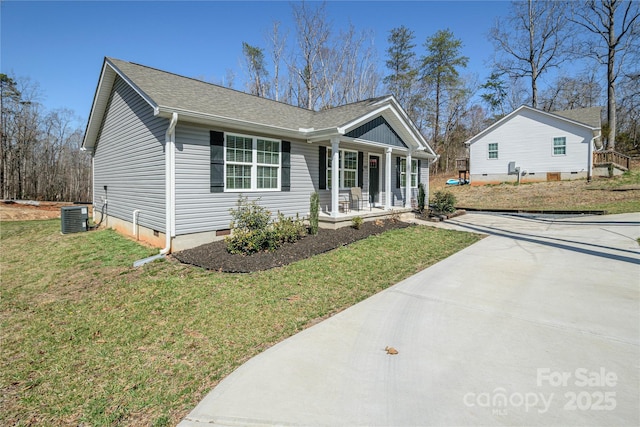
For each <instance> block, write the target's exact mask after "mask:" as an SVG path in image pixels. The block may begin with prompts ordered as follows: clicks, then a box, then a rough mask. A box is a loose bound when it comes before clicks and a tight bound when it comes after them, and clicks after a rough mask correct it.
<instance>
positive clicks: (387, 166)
mask: <svg viewBox="0 0 640 427" xmlns="http://www.w3.org/2000/svg"><path fill="white" fill-rule="evenodd" d="M391 151H393V149H392V148H391V147H387V151H386V152H385V154H386V156H385V158H384V208H385V209H386V210H388V211H389V210H391V197H393V193H392V192H391Z"/></svg>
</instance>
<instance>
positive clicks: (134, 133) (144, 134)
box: [93, 77, 169, 232]
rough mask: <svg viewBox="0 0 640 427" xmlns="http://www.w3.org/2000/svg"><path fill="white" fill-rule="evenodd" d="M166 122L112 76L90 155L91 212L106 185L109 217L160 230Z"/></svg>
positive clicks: (98, 205)
mask: <svg viewBox="0 0 640 427" xmlns="http://www.w3.org/2000/svg"><path fill="white" fill-rule="evenodd" d="M168 125H169V120H167V119H163V118H160V117H156V116H154V115H153V109H152V107H151V106H150V105H149V104H148V103H147V102H146V101H144V100H143V99H142V97H141V96H140V95H138V94H137V93H136V92H135V91H134V90H133V89H132V88H131V86H129V85H128V84H127V83H126V82H125V81H124V80H122V79H121V78H120V77H117V78H116V81H115V82H114V86H113V90H112V92H111V95H110V99H109V102H108V104H107V109H106V113H105V116H104V121H103V123H102V125H101V128H100V131H99V133H98V137H97V139H96V146H95V151H94V154H93V167H94V182H93V206H94V211H100V210H101V209H102V205H103V198H104V197H105V190H104V186H107V191H106V197H107V200H108V203H107V212H106V214H107V215H109V216H113V217H117V218H120V219H122V220H125V221H129V222H131V221H132V216H133V211H134V210H136V209H138V210H139V211H140V212H139V214H138V223H139V224H140V225H141V226H143V227H147V228H149V229H152V230H157V231H160V232H164V230H165V160H164V137H165V136H164V135H165V132H166V130H167V127H168Z"/></svg>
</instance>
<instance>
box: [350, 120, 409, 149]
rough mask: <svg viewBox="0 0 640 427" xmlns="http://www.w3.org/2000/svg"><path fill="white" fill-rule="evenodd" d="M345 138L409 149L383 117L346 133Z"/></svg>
mask: <svg viewBox="0 0 640 427" xmlns="http://www.w3.org/2000/svg"><path fill="white" fill-rule="evenodd" d="M345 136H348V137H350V138H358V139H364V140H368V141H374V142H379V143H382V144H386V145H390V146H392V147H403V148H407V144H405V143H404V141H403V140H402V138H400V136H399V135H398V134H397V133H396V131H394V130H393V128H392V127H391V125H389V123H388V122H387V121H386V120H385V119H384V117H382V116H379V117H376V118H375V119H373V120H371V121H369V122H367V123H365V124H363V125H362V126H358V127H357V128H355V129H354V130H352V131H350V132H348V133H346V134H345Z"/></svg>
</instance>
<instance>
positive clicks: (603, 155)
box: [593, 150, 631, 170]
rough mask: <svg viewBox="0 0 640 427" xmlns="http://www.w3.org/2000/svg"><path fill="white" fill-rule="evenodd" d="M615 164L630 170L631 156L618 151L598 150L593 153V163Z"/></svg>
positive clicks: (596, 164)
mask: <svg viewBox="0 0 640 427" xmlns="http://www.w3.org/2000/svg"><path fill="white" fill-rule="evenodd" d="M610 163H612V164H614V165H618V166H621V167H623V168H624V169H626V170H629V167H630V166H631V157H629V156H625V155H624V154H622V153H618V152H617V151H612V150H609V151H596V152H594V153H593V165H594V166H598V165H608V164H610Z"/></svg>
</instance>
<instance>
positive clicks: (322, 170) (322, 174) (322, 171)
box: [318, 146, 327, 190]
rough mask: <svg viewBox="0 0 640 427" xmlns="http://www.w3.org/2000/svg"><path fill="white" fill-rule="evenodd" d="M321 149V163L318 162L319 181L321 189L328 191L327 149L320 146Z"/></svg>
mask: <svg viewBox="0 0 640 427" xmlns="http://www.w3.org/2000/svg"><path fill="white" fill-rule="evenodd" d="M318 148H319V154H318V155H319V156H320V159H319V160H320V161H319V162H318V163H319V164H320V166H319V167H318V169H319V170H318V179H319V180H320V182H319V187H318V188H319V189H320V190H326V189H327V147H323V146H320V147H318Z"/></svg>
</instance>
